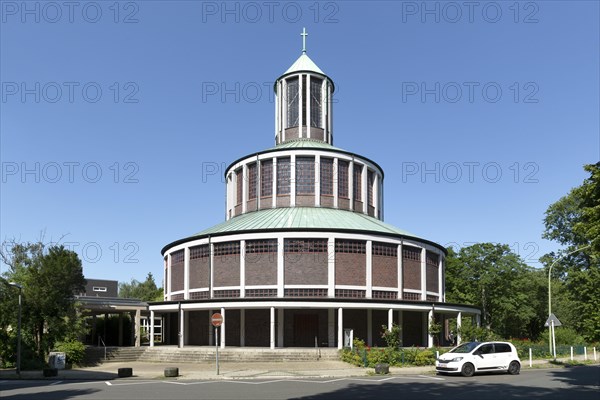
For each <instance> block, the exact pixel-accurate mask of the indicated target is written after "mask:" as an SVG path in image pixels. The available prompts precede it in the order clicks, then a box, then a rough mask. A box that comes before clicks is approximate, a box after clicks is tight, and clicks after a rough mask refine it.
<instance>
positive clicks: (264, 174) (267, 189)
mask: <svg viewBox="0 0 600 400" xmlns="http://www.w3.org/2000/svg"><path fill="white" fill-rule="evenodd" d="M260 195H261V196H262V197H267V196H272V195H273V160H266V161H261V162H260Z"/></svg>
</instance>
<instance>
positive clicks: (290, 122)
mask: <svg viewBox="0 0 600 400" xmlns="http://www.w3.org/2000/svg"><path fill="white" fill-rule="evenodd" d="M286 82H287V126H286V128H291V127H294V126H298V102H299V101H300V99H299V97H300V93H299V90H298V78H290V79H288V80H287V81H286Z"/></svg>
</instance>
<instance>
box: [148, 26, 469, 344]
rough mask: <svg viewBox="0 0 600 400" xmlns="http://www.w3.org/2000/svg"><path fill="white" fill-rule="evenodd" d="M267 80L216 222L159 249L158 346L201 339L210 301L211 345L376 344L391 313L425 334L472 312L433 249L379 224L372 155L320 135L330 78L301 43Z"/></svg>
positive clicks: (411, 334)
mask: <svg viewBox="0 0 600 400" xmlns="http://www.w3.org/2000/svg"><path fill="white" fill-rule="evenodd" d="M304 35H305V33H304ZM304 39H305V36H304ZM348 68H352V66H349V67H348ZM274 91H275V135H274V139H275V143H274V147H271V148H268V149H265V150H260V151H257V152H255V153H252V154H248V155H245V156H243V157H241V158H239V159H237V160H235V161H233V162H232V163H231V164H230V165H229V166H228V168H227V169H226V171H225V180H226V193H227V202H226V204H227V205H226V220H225V221H224V222H223V223H220V224H218V225H216V226H213V227H211V228H208V229H205V230H203V231H201V232H199V233H197V234H195V235H192V236H188V237H184V238H182V239H178V240H175V241H173V242H171V243H169V244H167V245H166V246H165V247H164V248H163V249H162V255H163V257H164V288H165V293H164V296H165V297H164V301H163V302H155V303H151V304H150V307H149V309H150V313H151V318H150V321H154V317H155V316H156V317H159V316H162V318H163V320H164V334H165V344H171V345H179V346H180V347H183V346H202V345H214V344H215V342H214V341H215V339H216V338H215V335H214V329H213V327H212V325H211V322H210V321H211V315H212V314H213V313H216V312H218V313H221V314H222V315H223V319H224V322H223V324H222V325H221V327H220V328H219V329H220V334H219V344H220V346H221V347H222V348H225V346H239V347H249V346H256V347H270V348H271V349H274V348H277V347H315V345H316V346H319V347H334V348H335V347H337V348H341V347H342V346H343V345H344V332H345V330H352V331H353V336H354V337H358V338H361V339H363V340H365V342H366V343H367V344H369V345H371V346H376V345H385V343H384V342H383V340H382V338H381V332H382V326H386V327H391V326H392V324H393V323H395V324H398V325H399V326H400V327H401V331H402V332H401V342H402V345H403V346H432V345H433V343H434V342H433V337H432V336H431V335H430V334H429V332H428V327H429V323H430V321H431V320H432V319H435V320H436V321H438V322H443V321H445V320H446V319H448V318H456V320H457V323H458V324H459V325H460V322H461V318H463V317H465V316H469V317H474V318H478V316H479V314H480V310H479V309H478V308H476V307H473V306H468V305H460V304H449V303H446V302H445V293H444V290H445V288H444V268H445V257H446V254H447V251H446V249H445V248H444V247H443V246H441V245H440V244H438V243H434V242H432V241H430V240H427V239H425V238H422V237H419V236H416V235H413V234H411V233H409V232H407V231H404V230H402V229H400V228H397V227H395V226H392V225H390V224H387V223H385V222H384V209H385V208H384V201H383V192H384V171H383V169H382V167H381V166H380V165H379V164H377V162H375V161H374V160H371V159H369V158H367V157H365V156H363V155H360V154H357V153H354V152H352V151H348V150H344V149H340V148H338V147H335V146H334V145H333V144H334V130H333V125H334V124H333V122H334V121H333V105H334V102H333V101H332V99H333V96H334V92H335V85H334V82H333V80H332V79H331V78H330V77H329V76H328V75H327V74H325V72H323V71H322V70H321V69H320V68H319V67H318V66H317V65H316V64H315V63H314V62H313V61H312V60H311V58H309V56H308V55H307V53H306V47H305V46H304V49H303V51H302V54H301V55H300V57H299V58H298V59H297V60H296V61H295V62H294V63H293V64H292V65H291V66H290V67H289V68H288V69H287V70H286V71H285V72H284V73H283V74H282V75H281V76H280V77H279V78H277V80H276V81H275V84H274ZM339 133H340V134H342V135H343V134H344V133H343V132H339ZM365 140H369V139H368V137H366V138H365ZM223 145H226V143H223ZM150 329H151V330H152V326H151V327H150ZM447 334H448V332H446V335H447ZM153 337H154V335H152V334H150V338H151V344H150V345H151V346H152V345H154V343H153V341H152V338H153ZM439 339H441V340H440V343H441V342H443V339H444V333H442V334H440V338H439Z"/></svg>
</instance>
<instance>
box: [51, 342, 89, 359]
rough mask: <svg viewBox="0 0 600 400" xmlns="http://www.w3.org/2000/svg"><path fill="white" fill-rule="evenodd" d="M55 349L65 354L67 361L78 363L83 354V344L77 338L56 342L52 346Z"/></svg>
mask: <svg viewBox="0 0 600 400" xmlns="http://www.w3.org/2000/svg"><path fill="white" fill-rule="evenodd" d="M54 349H55V351H60V352H63V353H65V354H66V356H67V360H66V361H67V363H71V364H79V363H81V362H82V361H83V357H84V356H85V346H84V344H83V343H81V342H80V341H78V340H70V341H66V342H57V343H56V345H55V346H54Z"/></svg>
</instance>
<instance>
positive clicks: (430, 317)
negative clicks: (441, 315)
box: [426, 310, 433, 347]
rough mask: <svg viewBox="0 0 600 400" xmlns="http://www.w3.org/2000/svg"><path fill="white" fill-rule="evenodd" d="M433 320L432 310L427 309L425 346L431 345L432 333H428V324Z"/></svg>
mask: <svg viewBox="0 0 600 400" xmlns="http://www.w3.org/2000/svg"><path fill="white" fill-rule="evenodd" d="M432 320H433V310H429V312H428V313H427V331H426V332H427V347H433V335H431V334H430V333H429V325H430V324H431V322H432Z"/></svg>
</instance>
